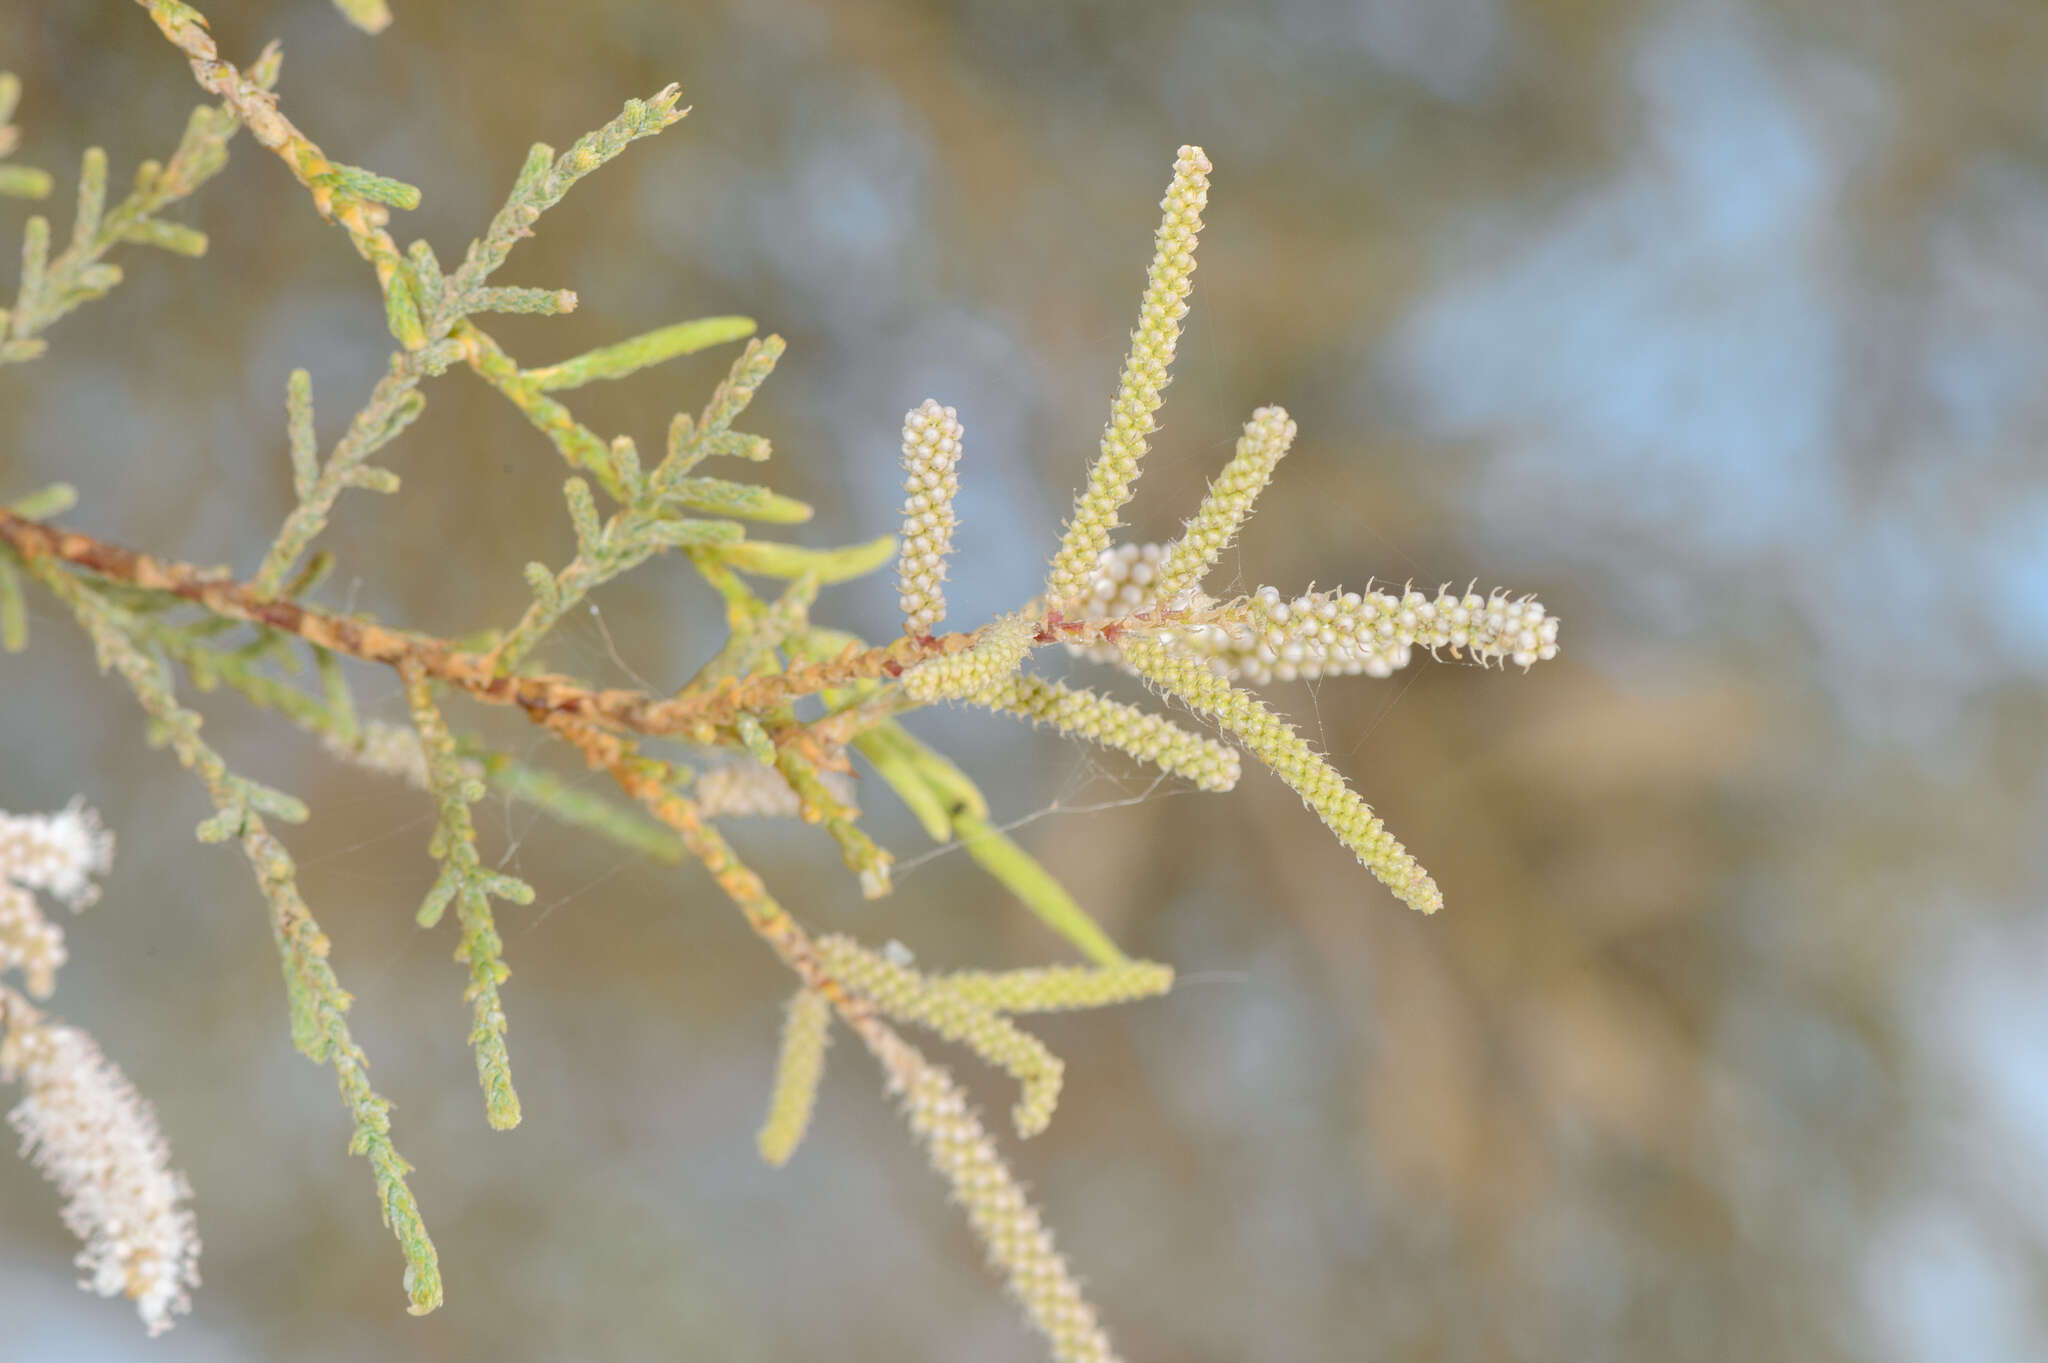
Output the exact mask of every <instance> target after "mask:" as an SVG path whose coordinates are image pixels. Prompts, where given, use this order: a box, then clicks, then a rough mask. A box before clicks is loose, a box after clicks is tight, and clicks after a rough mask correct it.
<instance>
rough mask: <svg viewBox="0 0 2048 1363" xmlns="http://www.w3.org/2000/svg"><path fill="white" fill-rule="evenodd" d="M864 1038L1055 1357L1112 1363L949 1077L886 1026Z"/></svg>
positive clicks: (1034, 1213)
mask: <svg viewBox="0 0 2048 1363" xmlns="http://www.w3.org/2000/svg"><path fill="white" fill-rule="evenodd" d="M862 1036H863V1037H864V1038H865V1039H866V1041H867V1043H868V1047H869V1049H870V1050H872V1051H873V1052H874V1053H875V1058H876V1059H878V1060H880V1061H881V1062H882V1069H883V1071H884V1072H885V1073H886V1074H887V1075H888V1076H889V1087H890V1089H891V1090H892V1091H893V1092H895V1093H896V1094H898V1095H899V1096H900V1097H901V1098H902V1100H903V1113H904V1116H905V1117H907V1118H908V1119H909V1121H910V1129H911V1130H912V1131H914V1132H916V1133H917V1135H918V1138H919V1139H920V1140H922V1141H923V1142H924V1146H925V1150H926V1152H927V1153H928V1154H929V1155H930V1156H931V1161H932V1167H933V1168H935V1169H937V1170H938V1171H939V1172H940V1173H941V1174H943V1175H944V1176H945V1178H946V1181H947V1182H948V1183H950V1184H951V1185H952V1186H953V1196H954V1198H955V1199H956V1200H957V1201H958V1202H959V1203H960V1204H961V1205H962V1206H963V1207H965V1208H966V1210H967V1219H968V1221H969V1222H970V1223H971V1224H972V1225H973V1227H974V1233H975V1234H976V1235H978V1236H980V1237H981V1242H982V1244H984V1245H985V1246H987V1247H988V1257H989V1260H990V1262H991V1263H993V1264H994V1265H995V1266H996V1267H997V1268H998V1269H1000V1270H1001V1271H1002V1272H1003V1274H1004V1276H1005V1277H1006V1278H1007V1279H1008V1281H1009V1285H1010V1291H1011V1292H1012V1293H1014V1294H1015V1295H1016V1297H1017V1299H1018V1301H1020V1302H1022V1303H1023V1305H1024V1309H1025V1311H1026V1312H1028V1313H1029V1314H1030V1316H1031V1323H1032V1324H1034V1325H1036V1326H1037V1327H1038V1329H1039V1332H1040V1333H1042V1334H1043V1335H1044V1336H1045V1337H1046V1339H1047V1340H1048V1341H1049V1342H1050V1343H1051V1344H1052V1352H1053V1357H1054V1358H1056V1359H1058V1360H1060V1363H1114V1360H1115V1358H1116V1353H1115V1351H1114V1350H1113V1349H1111V1348H1110V1344H1109V1337H1108V1336H1107V1335H1105V1334H1104V1333H1103V1331H1102V1326H1101V1325H1100V1324H1099V1323H1098V1322H1097V1321H1096V1318H1095V1308H1094V1307H1093V1306H1091V1305H1090V1304H1089V1303H1088V1299H1087V1298H1086V1297H1083V1296H1082V1295H1081V1286H1080V1284H1079V1283H1077V1282H1075V1281H1074V1277H1073V1275H1072V1274H1071V1273H1069V1272H1068V1271H1067V1262H1066V1260H1065V1259H1062V1258H1061V1257H1060V1254H1059V1251H1058V1250H1057V1249H1055V1248H1054V1247H1053V1241H1052V1232H1051V1231H1049V1230H1047V1229H1046V1225H1045V1221H1044V1219H1043V1218H1041V1217H1040V1216H1039V1213H1038V1208H1036V1207H1034V1206H1032V1205H1031V1202H1030V1200H1029V1199H1028V1198H1026V1197H1025V1196H1024V1190H1023V1188H1021V1187H1019V1186H1018V1183H1017V1180H1016V1177H1015V1176H1014V1175H1013V1174H1011V1172H1010V1170H1009V1168H1008V1167H1007V1166H1006V1165H1004V1163H1003V1159H1002V1156H1001V1155H1000V1154H999V1153H998V1152H997V1150H996V1147H995V1142H994V1141H992V1140H991V1139H989V1135H988V1132H987V1131H986V1130H985V1129H983V1127H982V1125H981V1122H980V1120H979V1119H978V1118H976V1116H975V1115H974V1111H973V1109H972V1108H970V1107H969V1106H968V1105H967V1097H966V1095H965V1094H963V1093H962V1092H961V1091H960V1086H959V1085H958V1084H956V1083H954V1082H953V1076H951V1075H950V1074H948V1073H946V1071H945V1070H943V1069H941V1068H939V1067H938V1066H937V1065H934V1064H932V1063H931V1062H930V1061H929V1060H926V1059H925V1058H924V1057H923V1056H922V1055H920V1054H918V1052H917V1051H916V1050H915V1049H914V1048H912V1047H911V1046H910V1045H909V1044H908V1043H906V1042H905V1041H904V1040H903V1039H902V1038H901V1037H899V1036H897V1035H896V1034H895V1033H894V1032H892V1031H889V1030H888V1029H886V1028H881V1027H874V1028H869V1029H865V1030H864V1031H863V1032H862Z"/></svg>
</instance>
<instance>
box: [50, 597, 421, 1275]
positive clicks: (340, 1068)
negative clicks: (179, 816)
mask: <svg viewBox="0 0 2048 1363" xmlns="http://www.w3.org/2000/svg"><path fill="white" fill-rule="evenodd" d="M29 568H30V571H31V572H33V573H34V574H35V575H36V577H37V578H38V579H39V580H40V581H41V582H42V583H43V584H44V585H45V586H47V587H48V588H49V589H50V590H51V591H52V592H53V593H55V594H56V596H57V597H58V599H59V600H61V601H63V602H64V603H65V604H66V605H67V606H69V607H70V608H71V610H72V613H73V614H74V615H75V616H77V618H78V621H79V623H80V624H81V625H82V626H84V628H85V630H86V632H87V633H88V634H89V635H90V636H91V637H92V640H93V645H94V647H95V649H96V650H97V651H98V654H99V657H100V662H101V665H102V666H103V667H111V668H113V669H114V670H115V671H116V672H119V673H120V674H121V677H122V679H123V680H124V681H126V682H127V683H128V687H129V689H130V690H131V691H133V692H134V693H135V698H136V700H138V701H139V702H140V703H141V705H142V708H143V709H144V711H146V712H147V713H148V714H149V716H150V718H151V720H152V721H154V724H155V727H156V730H157V732H158V733H159V735H160V736H161V737H162V738H163V740H164V741H166V742H167V743H169V745H170V747H171V750H172V751H173V752H174V753H176V754H177V757H178V760H179V761H180V762H181V763H183V764H184V765H185V766H186V767H188V768H190V769H191V770H192V771H193V772H195V773H196V774H197V775H198V776H199V778H200V780H201V781H202V782H203V783H204V784H205V786H206V791H207V794H208V795H209V796H210V797H211V798H212V800H213V803H214V807H215V811H216V812H215V814H214V816H213V817H212V818H210V819H208V820H207V821H206V822H205V823H203V824H201V825H200V828H199V832H200V838H201V840H202V841H208V842H218V841H223V840H225V839H227V838H235V839H236V840H238V841H239V842H240V843H241V847H242V853H243V855H244V856H246V857H247V858H248V860H249V865H250V866H251V868H253V869H254V871H255V873H256V884H257V887H258V888H259V889H261V890H262V892H263V897H264V898H265V899H266V900H268V901H269V904H270V922H271V931H272V934H273V935H274V936H275V938H276V940H277V949H278V955H279V957H280V958H281V960H282V961H283V964H284V979H285V994H286V997H287V998H288V999H289V1000H290V1004H291V1030H292V1040H293V1042H294V1043H295V1044H296V1045H297V1046H298V1048H299V1050H300V1051H302V1052H303V1053H304V1054H305V1055H306V1057H307V1058H308V1059H310V1060H313V1061H314V1062H316V1063H320V1064H326V1065H331V1066H332V1067H333V1068H334V1075H335V1080H336V1082H337V1083H338V1085H339V1086H340V1089H341V1096H342V1101H343V1102H344V1103H345V1104H346V1106H347V1107H348V1110H349V1115H350V1116H351V1118H352V1119H353V1120H354V1122H355V1135H354V1136H353V1137H352V1138H351V1139H350V1141H349V1150H350V1152H351V1153H353V1154H358V1155H361V1156H362V1157H363V1158H364V1159H366V1160H368V1161H369V1164H370V1168H371V1171H372V1173H373V1174H374V1176H375V1178H376V1183H377V1200H378V1202H379V1204H380V1205H381V1207H382V1209H383V1213H384V1224H385V1225H387V1226H389V1227H390V1228H391V1230H392V1233H393V1234H395V1235H396V1236H397V1237H398V1243H399V1247H400V1249H401V1250H402V1251H403V1252H404V1254H405V1261H406V1269H405V1292H406V1297H407V1299H408V1300H409V1302H410V1304H411V1305H410V1309H411V1310H412V1311H413V1313H414V1314H422V1313H425V1312H428V1311H432V1310H433V1309H434V1308H436V1307H438V1306H439V1305H440V1304H441V1296H442V1293H441V1271H440V1260H439V1257H438V1256H437V1255H436V1253H435V1252H434V1242H433V1240H432V1239H431V1238H429V1236H428V1235H427V1228H426V1223H425V1222H424V1221H422V1220H421V1218H420V1210H419V1203H418V1202H417V1201H416V1200H415V1199H414V1197H413V1194H412V1189H411V1188H409V1187H408V1186H407V1185H406V1181H405V1176H406V1174H407V1173H409V1172H411V1169H412V1166H411V1165H410V1164H408V1163H406V1161H405V1159H404V1157H403V1156H401V1155H400V1154H399V1153H398V1151H397V1149H396V1148H395V1147H394V1146H393V1145H392V1143H391V1104H390V1101H389V1100H388V1099H385V1098H384V1097H382V1096H380V1095H379V1094H378V1093H377V1091H376V1090H375V1089H373V1088H371V1087H370V1076H369V1061H368V1059H367V1058H366V1057H365V1056H364V1055H363V1052H362V1048H361V1047H359V1046H357V1045H356V1042H355V1038H354V1037H353V1036H352V1035H351V1034H350V1032H349V1028H348V1020H347V1015H348V1007H349V1002H350V999H349V994H348V991H347V990H345V989H343V988H342V987H341V982H340V981H339V980H337V979H336V978H335V975H334V968H333V967H332V966H330V965H329V964H328V963H327V953H328V941H327V935H326V934H325V933H323V932H322V931H321V930H320V925H319V924H318V923H316V922H315V921H314V920H313V914H312V911H311V910H310V909H308V908H307V907H306V901H305V900H304V899H303V898H301V897H300V894H299V887H298V869H297V867H296V866H295V865H294V863H293V861H292V857H291V853H289V852H288V851H286V850H285V847H284V844H283V843H281V842H279V841H278V840H277V838H276V837H275V836H274V835H272V833H271V832H270V829H269V827H268V826H267V825H266V824H265V823H264V820H263V815H264V814H272V815H274V816H276V817H279V818H283V819H284V820H285V821H286V822H298V821H300V820H302V819H304V818H305V807H304V806H303V805H301V804H299V802H298V801H296V800H294V799H292V798H291V797H290V796H288V795H284V794H282V793H280V792H277V791H272V790H270V789H269V788H268V787H265V786H260V785H258V784H256V783H255V782H252V781H249V780H247V779H245V778H243V777H240V776H237V775H235V774H234V773H233V772H232V771H230V770H229V769H228V766H227V763H226V762H224V761H222V760H221V757H220V755H219V754H218V753H216V752H214V750H213V749H212V748H211V747H209V746H207V744H206V743H205V742H204V741H203V740H202V739H201V738H200V737H199V716H198V715H196V714H194V713H193V712H192V711H190V710H187V709H185V708H184V707H183V706H181V705H179V704H178V703H177V701H176V700H175V699H174V698H173V696H172V695H171V691H170V686H169V681H168V679H167V678H166V677H165V676H164V675H163V669H162V667H161V665H160V664H159V663H158V662H157V661H156V660H155V659H153V658H151V657H149V656H148V655H146V654H144V653H143V652H142V651H141V650H140V649H139V648H137V647H136V645H135V642H134V640H133V639H131V638H130V637H129V634H128V632H127V631H126V630H125V629H124V628H123V626H122V622H121V620H120V617H119V615H118V613H117V612H116V610H115V608H113V607H112V606H109V605H108V604H107V603H106V602H104V601H103V600H101V599H100V597H99V596H98V594H97V593H95V592H93V591H92V590H91V589H90V588H88V587H87V586H86V585H85V584H84V583H82V582H80V581H79V580H78V579H76V578H75V577H73V576H71V575H70V574H68V573H65V572H62V571H60V570H59V569H58V568H57V567H56V566H55V565H54V564H53V563H51V562H49V561H48V560H47V559H33V560H31V561H30V563H29Z"/></svg>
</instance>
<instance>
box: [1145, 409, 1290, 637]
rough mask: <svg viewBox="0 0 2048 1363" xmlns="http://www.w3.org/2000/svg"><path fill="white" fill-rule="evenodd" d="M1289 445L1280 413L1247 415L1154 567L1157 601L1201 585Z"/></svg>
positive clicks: (1266, 411)
mask: <svg viewBox="0 0 2048 1363" xmlns="http://www.w3.org/2000/svg"><path fill="white" fill-rule="evenodd" d="M1293 443H1294V422H1293V421H1291V420H1290V419H1289V418H1288V416H1287V409H1286V408H1284V407H1261V408H1259V410H1258V411H1256V412H1253V413H1252V419H1251V420H1250V421H1247V422H1246V423H1245V426H1244V434H1243V435H1241V436H1239V437H1238V441H1237V453H1236V454H1234V455H1232V456H1231V460H1230V462H1229V463H1228V464H1225V465H1224V466H1223V472H1222V473H1220V474H1218V475H1217V476H1216V481H1215V482H1213V483H1211V484H1210V485H1209V495H1208V496H1206V497H1204V498H1203V499H1202V505H1201V506H1200V507H1199V508H1197V509H1196V511H1195V516H1194V519H1193V520H1191V521H1189V522H1188V525H1187V529H1186V530H1185V531H1183V532H1182V533H1181V537H1180V538H1179V539H1177V540H1175V541H1174V542H1173V543H1172V544H1170V545H1168V546H1167V549H1166V562H1165V563H1163V564H1161V565H1160V567H1159V576H1158V578H1157V579H1156V580H1155V581H1154V582H1153V585H1152V590H1153V592H1154V594H1155V595H1156V596H1157V597H1158V599H1159V600H1161V601H1167V602H1170V601H1172V600H1173V598H1174V597H1175V596H1177V595H1178V594H1179V593H1181V592H1183V591H1186V590H1187V589H1188V588H1190V587H1199V586H1201V585H1202V579H1203V577H1205V576H1206V575H1207V574H1208V572H1209V569H1210V568H1211V567H1212V566H1213V565H1214V564H1215V562H1216V560H1217V558H1218V557H1219V556H1221V554H1222V553H1223V551H1224V550H1225V549H1228V548H1229V547H1230V543H1231V541H1232V540H1234V539H1236V538H1237V530H1238V527H1239V526H1241V525H1243V524H1244V518H1245V517H1246V516H1248V515H1250V514H1251V509H1252V503H1253V502H1254V501H1256V500H1258V496H1259V494H1260V493H1261V492H1263V491H1265V488H1266V484H1267V483H1269V482H1271V481H1272V478H1273V468H1274V466H1275V465H1277V464H1278V463H1279V462H1280V460H1281V458H1282V457H1283V456H1285V455H1286V453H1287V448H1288V446H1290V445H1292V444H1293Z"/></svg>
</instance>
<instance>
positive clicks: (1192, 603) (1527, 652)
mask: <svg viewBox="0 0 2048 1363" xmlns="http://www.w3.org/2000/svg"><path fill="white" fill-rule="evenodd" d="M1166 553H1167V550H1165V549H1163V548H1162V547H1161V546H1159V545H1156V544H1142V545H1139V544H1124V545H1119V546H1117V547H1116V548H1115V549H1111V550H1108V551H1106V552H1104V553H1103V555H1102V557H1101V559H1100V560H1099V562H1098V564H1097V570H1096V575H1095V582H1094V587H1093V592H1092V594H1091V596H1090V597H1089V606H1088V611H1087V613H1088V615H1089V616H1090V617H1094V618H1114V617H1118V616H1124V615H1133V614H1136V613H1138V612H1140V611H1146V610H1151V609H1153V608H1154V607H1155V605H1157V604H1159V603H1158V602H1157V600H1156V597H1155V590H1156V584H1157V582H1158V579H1159V573H1160V564H1161V562H1162V560H1163V559H1164V557H1165V555H1166ZM1166 604H1169V605H1171V606H1173V607H1176V608H1190V607H1192V608H1203V607H1208V606H1213V605H1214V604H1215V603H1214V602H1213V601H1212V600H1210V599H1209V598H1207V597H1203V596H1189V595H1187V594H1183V595H1182V596H1180V597H1177V598H1175V599H1174V600H1173V601H1171V602H1169V603H1166ZM1154 637H1155V638H1157V639H1158V640H1159V641H1160V642H1161V643H1163V644H1166V645H1168V646H1169V647H1171V648H1173V649H1174V650H1175V651H1177V652H1181V653H1186V654H1193V655H1195V656H1198V657H1202V658H1206V659H1207V660H1208V662H1209V666H1210V668H1211V670H1213V671H1214V672H1215V673H1216V675H1218V676H1219V677H1225V678H1228V679H1230V680H1233V681H1244V682H1249V683H1251V684H1252V685H1255V686H1263V685H1265V684H1266V683H1268V682H1273V681H1295V680H1314V679H1316V678H1318V677H1343V676H1356V675H1358V674H1359V673H1364V674H1365V675H1367V676H1371V677H1386V676H1391V675H1392V674H1393V673H1394V672H1396V671H1398V670H1399V669H1401V668H1403V667H1406V666H1407V665H1408V663H1409V660H1410V658H1411V657H1412V655H1413V651H1414V650H1415V649H1417V648H1422V649H1427V650H1428V651H1430V652H1431V653H1432V654H1434V653H1436V652H1439V651H1441V650H1444V649H1448V650H1450V652H1451V653H1452V654H1453V655H1455V656H1464V655H1466V654H1470V655H1471V656H1473V657H1475V658H1477V659H1479V660H1480V661H1481V662H1490V661H1502V662H1513V663H1516V664H1518V665H1519V666H1521V667H1522V668H1523V669H1524V670H1526V669H1528V668H1530V667H1533V666H1534V665H1535V664H1537V663H1539V662H1545V661H1548V660H1549V659H1551V658H1554V657H1556V656H1557V619H1556V617H1555V616H1552V615H1550V614H1549V613H1548V612H1547V611H1546V610H1545V609H1544V607H1543V604H1542V603H1541V602H1540V601H1537V600H1535V599H1533V598H1531V597H1522V598H1520V599H1514V600H1511V599H1509V598H1508V597H1506V596H1505V595H1503V594H1502V593H1500V592H1495V593H1493V594H1492V595H1491V596H1481V595H1479V594H1478V593H1477V592H1473V591H1467V592H1465V593H1463V594H1458V593H1454V592H1451V591H1449V590H1447V589H1439V590H1438V592H1437V594H1436V595H1435V596H1433V597H1430V596H1425V595H1423V594H1422V593H1421V592H1418V591H1414V590H1407V591H1404V592H1402V593H1400V594H1399V595H1396V594H1394V593H1391V592H1382V591H1373V590H1370V589H1368V590H1366V591H1364V592H1338V591H1328V592H1310V593H1307V594H1305V595H1302V596H1297V597H1293V598H1292V599H1289V598H1285V597H1283V596H1282V595H1281V594H1280V591H1279V589H1278V588H1276V587H1261V588H1259V590H1258V591H1257V592H1256V593H1254V594H1253V595H1252V597H1251V598H1250V599H1249V600H1248V601H1247V602H1246V603H1245V605H1244V607H1243V609H1242V611H1241V613H1240V614H1238V615H1237V616H1235V617H1234V618H1233V619H1231V620H1228V621H1224V622H1220V623H1217V624H1210V625H1194V626H1190V627H1188V628H1186V629H1178V630H1166V631H1161V632H1159V633H1158V634H1156V635H1155V636H1154ZM1071 651H1073V652H1075V653H1079V654H1082V655H1083V656H1086V657H1089V658H1092V659H1095V660H1096V661H1099V662H1111V663H1119V662H1121V661H1122V659H1121V657H1120V654H1119V651H1118V649H1117V648H1116V647H1115V646H1114V645H1108V644H1096V645H1092V646H1089V647H1085V648H1084V647H1076V648H1073V649H1072V650H1071Z"/></svg>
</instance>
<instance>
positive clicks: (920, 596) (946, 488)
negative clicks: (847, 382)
mask: <svg viewBox="0 0 2048 1363" xmlns="http://www.w3.org/2000/svg"><path fill="white" fill-rule="evenodd" d="M965 437H966V431H965V430H964V429H963V428H962V427H961V425H960V414H959V413H958V412H955V411H954V410H953V409H952V408H951V407H941V406H940V405H939V404H938V403H936V402H934V401H932V400H931V399H930V398H926V399H925V401H924V405H923V406H921V407H914V408H912V409H911V410H910V411H909V412H907V413H905V414H904V417H903V547H902V549H901V550H900V551H899V552H898V554H897V556H896V581H897V587H898V590H899V591H901V592H902V594H903V595H902V599H901V603H900V604H901V605H902V607H903V632H904V633H905V634H908V635H909V636H910V637H911V638H913V639H916V638H920V637H922V636H924V635H927V634H930V633H931V632H932V630H933V629H935V628H936V627H937V626H938V623H939V621H941V620H943V619H945V618H946V586H945V583H946V555H947V554H949V553H951V552H952V550H953V527H954V526H955V525H956V524H957V523H958V518H957V517H955V516H954V514H953V497H954V495H955V494H956V493H958V492H959V491H960V478H959V475H958V473H956V472H955V469H956V466H957V465H958V464H959V462H960V446H961V441H962V440H963V439H965Z"/></svg>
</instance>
